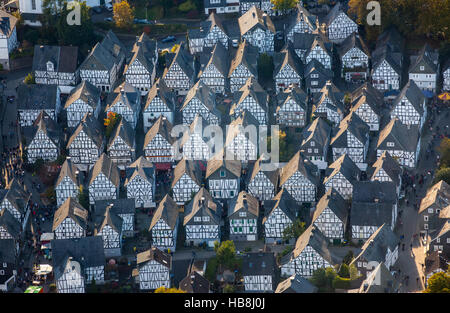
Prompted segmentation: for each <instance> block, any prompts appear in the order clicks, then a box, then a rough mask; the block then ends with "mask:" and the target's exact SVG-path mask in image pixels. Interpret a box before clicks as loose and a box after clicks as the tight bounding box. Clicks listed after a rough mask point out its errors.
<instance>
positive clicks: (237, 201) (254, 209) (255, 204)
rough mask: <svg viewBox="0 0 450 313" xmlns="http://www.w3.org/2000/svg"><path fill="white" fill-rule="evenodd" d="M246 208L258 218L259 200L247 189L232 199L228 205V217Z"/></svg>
mask: <svg viewBox="0 0 450 313" xmlns="http://www.w3.org/2000/svg"><path fill="white" fill-rule="evenodd" d="M241 209H242V210H245V211H248V212H249V213H251V214H252V215H254V216H256V217H257V218H258V216H259V201H258V199H256V198H255V197H253V196H252V195H251V194H249V193H248V192H246V191H241V192H240V193H239V195H238V196H237V197H235V198H233V199H231V201H230V203H229V207H228V218H230V217H231V216H232V215H234V214H235V213H236V212H238V211H240V210H241Z"/></svg>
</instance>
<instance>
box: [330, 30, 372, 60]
mask: <svg viewBox="0 0 450 313" xmlns="http://www.w3.org/2000/svg"><path fill="white" fill-rule="evenodd" d="M352 48H358V49H359V50H361V51H362V52H363V53H364V54H365V55H367V56H368V57H370V51H369V48H368V47H367V45H366V43H365V42H364V40H363V39H362V37H361V36H360V35H359V34H357V33H352V34H351V35H350V36H349V37H347V38H346V39H345V40H344V41H343V42H342V43H341V44H340V45H339V47H338V48H337V52H338V54H339V55H340V57H341V58H342V57H343V56H344V55H345V54H346V53H347V52H348V51H349V50H350V49H352Z"/></svg>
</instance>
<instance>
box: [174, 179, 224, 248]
mask: <svg viewBox="0 0 450 313" xmlns="http://www.w3.org/2000/svg"><path fill="white" fill-rule="evenodd" d="M222 211H223V208H222V206H221V205H220V204H219V203H218V202H216V201H214V199H213V197H211V194H210V193H209V192H208V191H207V190H206V189H205V188H204V187H202V188H201V189H200V190H199V192H198V193H197V194H196V195H195V196H194V198H193V199H192V201H191V202H189V204H188V205H187V206H186V209H185V216H184V220H183V226H184V228H185V233H186V239H185V242H186V244H190V245H200V244H202V243H204V242H206V244H207V245H208V247H214V242H215V241H218V242H220V226H221V225H222V224H223V223H222V221H221V215H222Z"/></svg>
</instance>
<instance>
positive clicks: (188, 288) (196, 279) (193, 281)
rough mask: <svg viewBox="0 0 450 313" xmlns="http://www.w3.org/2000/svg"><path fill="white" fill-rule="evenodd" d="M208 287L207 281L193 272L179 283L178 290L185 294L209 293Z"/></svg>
mask: <svg viewBox="0 0 450 313" xmlns="http://www.w3.org/2000/svg"><path fill="white" fill-rule="evenodd" d="M209 285H210V282H209V280H207V279H206V278H205V277H203V276H202V275H200V274H199V273H197V272H196V271H193V272H191V273H189V274H188V275H187V276H186V277H185V278H183V279H182V280H181V281H180V285H179V288H180V289H181V290H184V291H185V292H187V293H209V291H210V289H209Z"/></svg>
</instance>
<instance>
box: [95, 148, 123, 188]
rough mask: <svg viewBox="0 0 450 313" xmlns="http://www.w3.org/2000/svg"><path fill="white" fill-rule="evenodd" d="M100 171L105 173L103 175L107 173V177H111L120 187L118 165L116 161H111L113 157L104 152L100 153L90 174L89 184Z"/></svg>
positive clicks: (112, 181) (111, 180)
mask: <svg viewBox="0 0 450 313" xmlns="http://www.w3.org/2000/svg"><path fill="white" fill-rule="evenodd" d="M100 173H103V175H105V176H106V178H107V179H109V181H110V182H111V183H112V184H113V185H114V186H116V187H119V184H120V175H119V169H118V168H117V165H116V164H114V162H113V161H111V159H110V158H109V157H108V156H107V155H106V154H105V153H102V154H101V155H100V157H99V158H98V160H97V161H96V162H95V164H94V167H93V168H92V170H91V172H90V174H89V178H88V181H89V183H88V184H89V186H90V185H91V184H92V183H93V182H94V180H95V178H97V176H98V175H99V174H100Z"/></svg>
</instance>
